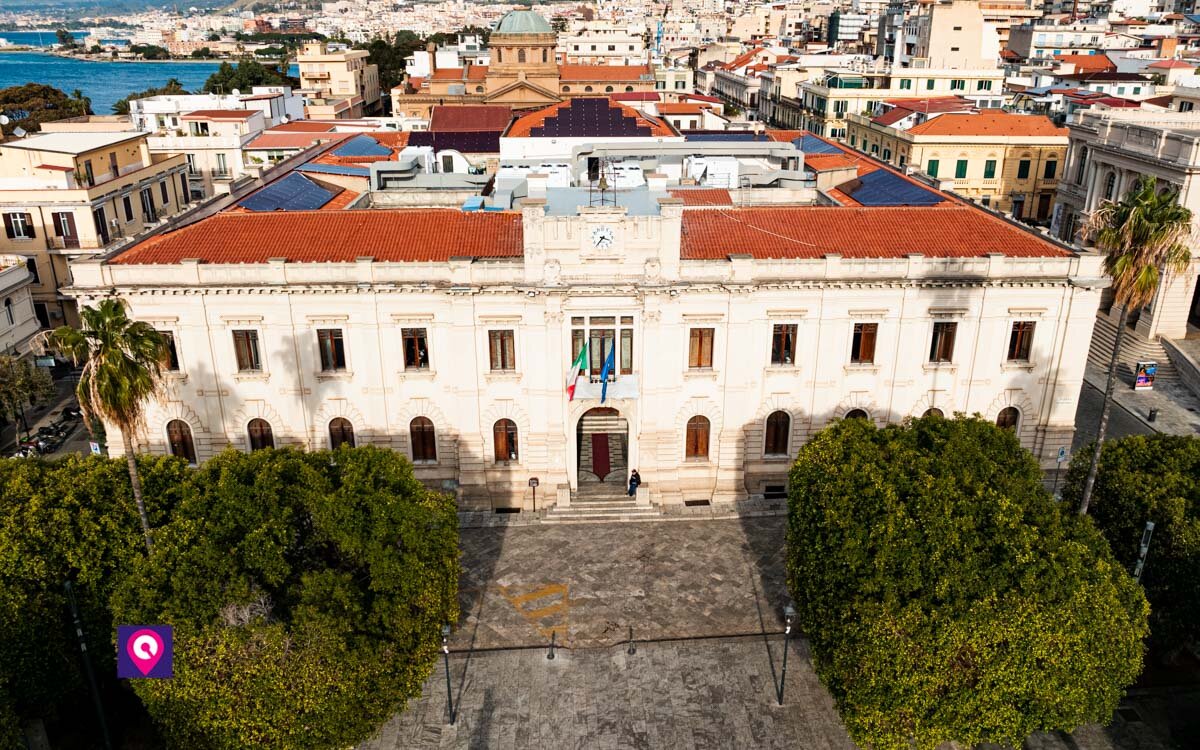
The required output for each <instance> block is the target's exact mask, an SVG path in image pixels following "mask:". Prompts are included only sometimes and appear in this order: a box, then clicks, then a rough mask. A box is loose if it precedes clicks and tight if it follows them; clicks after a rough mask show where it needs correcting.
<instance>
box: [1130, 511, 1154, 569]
mask: <svg viewBox="0 0 1200 750" xmlns="http://www.w3.org/2000/svg"><path fill="white" fill-rule="evenodd" d="M1153 535H1154V522H1153V521H1147V522H1146V528H1145V529H1144V530H1143V531H1142V541H1141V542H1140V543H1139V544H1138V559H1137V566H1136V567H1134V569H1133V578H1134V580H1136V581H1137V582H1138V583H1141V582H1142V569H1143V568H1145V567H1146V553H1147V552H1149V551H1150V537H1152V536H1153Z"/></svg>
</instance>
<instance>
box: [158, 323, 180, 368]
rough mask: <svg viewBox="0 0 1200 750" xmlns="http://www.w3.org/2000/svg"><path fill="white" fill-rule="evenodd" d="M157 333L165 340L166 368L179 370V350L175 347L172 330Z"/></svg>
mask: <svg viewBox="0 0 1200 750" xmlns="http://www.w3.org/2000/svg"><path fill="white" fill-rule="evenodd" d="M159 333H160V334H162V337H163V338H164V339H166V340H167V369H168V370H170V371H171V372H179V351H178V350H177V349H176V348H175V333H174V331H159Z"/></svg>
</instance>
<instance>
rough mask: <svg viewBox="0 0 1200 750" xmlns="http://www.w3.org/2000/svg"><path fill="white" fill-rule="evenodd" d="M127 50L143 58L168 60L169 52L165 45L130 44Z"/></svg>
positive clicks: (169, 57)
mask: <svg viewBox="0 0 1200 750" xmlns="http://www.w3.org/2000/svg"><path fill="white" fill-rule="evenodd" d="M129 51H130V52H132V53H133V54H135V55H138V56H140V57H141V58H142V59H143V60H170V59H171V52H170V50H168V49H167V48H166V47H160V46H159V45H157V44H131V45H129Z"/></svg>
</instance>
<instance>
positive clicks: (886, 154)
mask: <svg viewBox="0 0 1200 750" xmlns="http://www.w3.org/2000/svg"><path fill="white" fill-rule="evenodd" d="M883 160H884V161H891V160H892V150H891V149H890V148H885V149H884V150H883Z"/></svg>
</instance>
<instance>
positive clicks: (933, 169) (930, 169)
mask: <svg viewBox="0 0 1200 750" xmlns="http://www.w3.org/2000/svg"><path fill="white" fill-rule="evenodd" d="M937 173H938V160H937V159H930V160H929V164H928V165H927V166H926V167H925V174H927V175H929V176H930V177H937Z"/></svg>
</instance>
